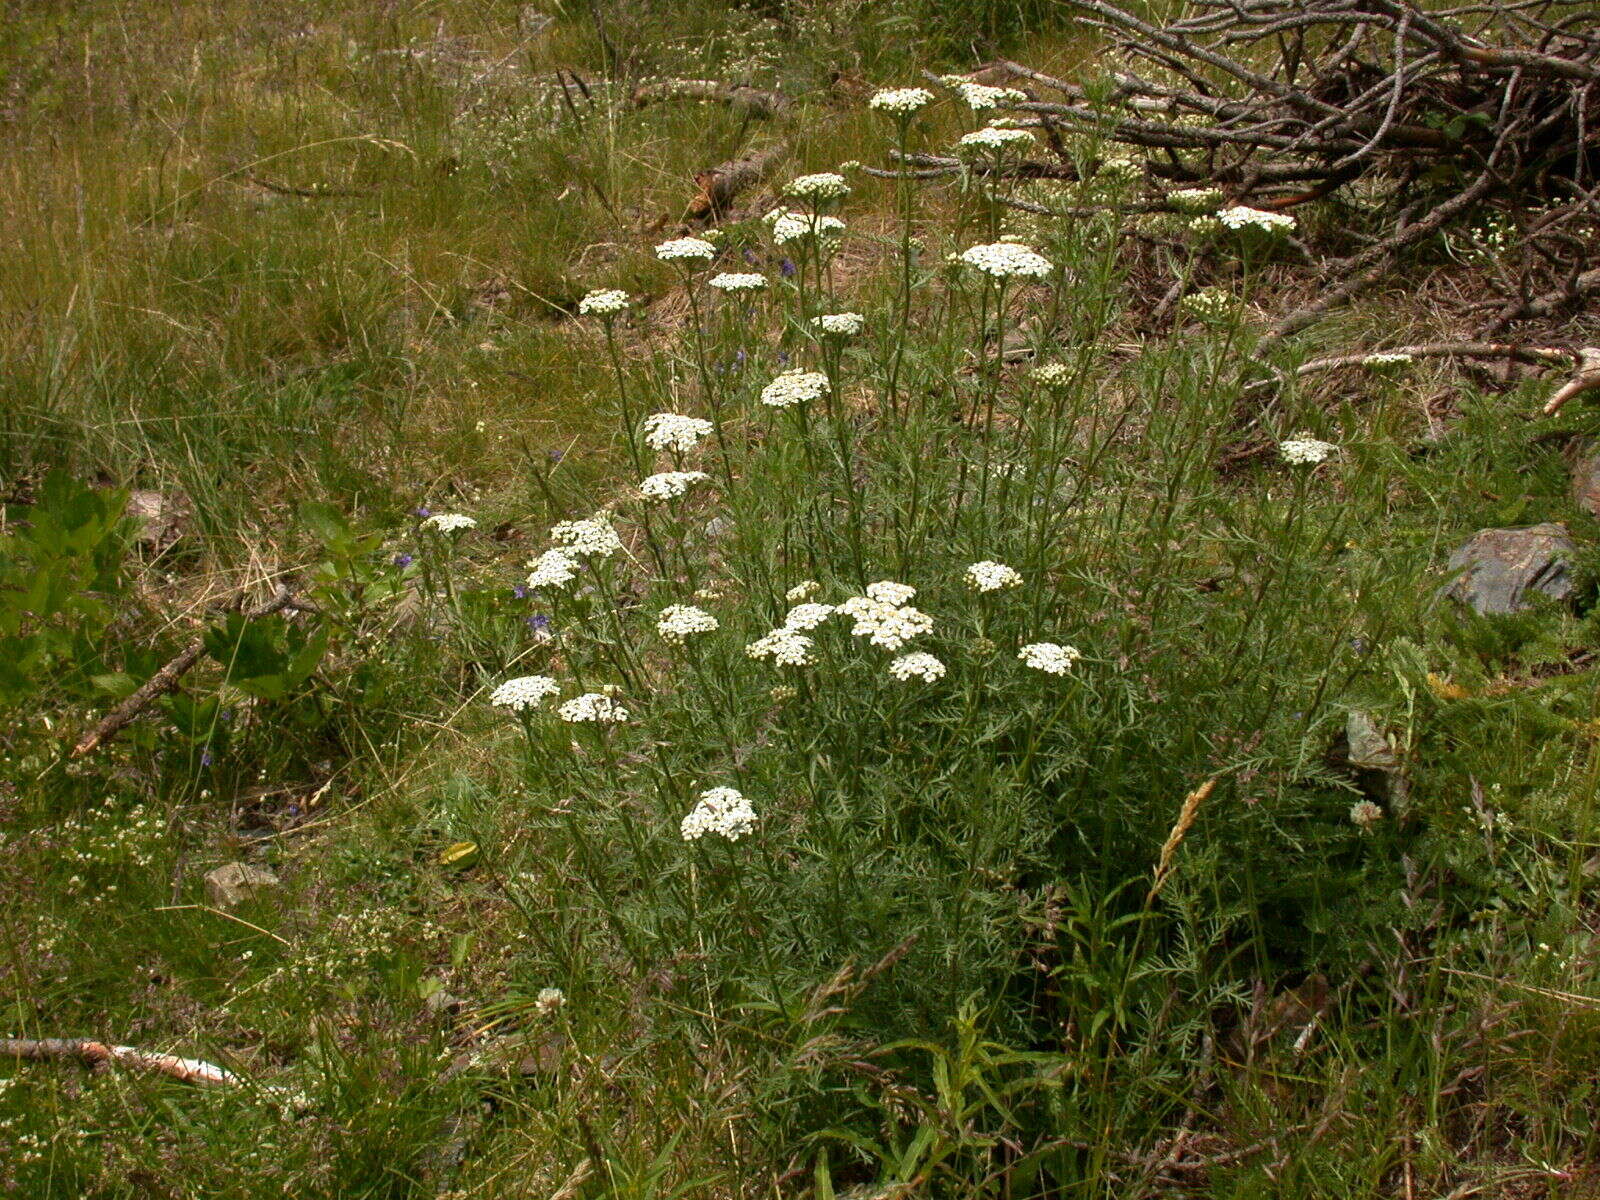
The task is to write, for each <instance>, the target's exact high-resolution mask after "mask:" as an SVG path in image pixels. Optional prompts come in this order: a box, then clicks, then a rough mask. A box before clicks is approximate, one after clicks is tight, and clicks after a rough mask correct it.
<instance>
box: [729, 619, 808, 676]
mask: <svg viewBox="0 0 1600 1200" xmlns="http://www.w3.org/2000/svg"><path fill="white" fill-rule="evenodd" d="M812 645H813V643H812V641H811V639H810V638H809V637H807V636H806V635H805V634H803V633H801V632H800V631H799V630H798V629H789V628H788V627H781V628H778V629H774V630H773V631H772V632H771V633H767V634H764V635H762V636H761V637H759V638H757V639H756V640H755V641H753V642H751V643H750V644H749V645H748V646H746V647H745V648H744V652H745V653H746V654H748V655H749V656H750V657H751V658H754V659H771V660H772V662H773V663H774V664H775V665H776V666H780V667H804V666H808V665H809V664H810V663H812V662H813V661H815V660H814V657H813V655H812V653H811V648H812Z"/></svg>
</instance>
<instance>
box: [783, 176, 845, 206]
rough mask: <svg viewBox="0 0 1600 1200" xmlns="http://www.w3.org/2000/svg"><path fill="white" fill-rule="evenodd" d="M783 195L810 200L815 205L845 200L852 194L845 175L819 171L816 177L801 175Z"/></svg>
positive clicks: (790, 182)
mask: <svg viewBox="0 0 1600 1200" xmlns="http://www.w3.org/2000/svg"><path fill="white" fill-rule="evenodd" d="M783 194H784V195H786V196H793V197H794V198H795V199H797V200H810V201H812V202H813V203H815V202H817V201H821V200H843V199H844V198H845V197H846V196H848V195H849V194H850V185H849V184H848V183H846V182H845V181H844V176H843V175H836V174H834V172H832V171H819V172H818V173H817V174H815V175H801V176H799V177H798V178H796V179H791V180H790V181H789V183H788V186H787V187H785V188H784V189H783Z"/></svg>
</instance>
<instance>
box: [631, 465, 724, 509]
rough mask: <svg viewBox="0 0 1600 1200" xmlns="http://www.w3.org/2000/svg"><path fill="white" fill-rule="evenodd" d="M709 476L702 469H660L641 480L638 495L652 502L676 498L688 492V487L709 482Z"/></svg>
mask: <svg viewBox="0 0 1600 1200" xmlns="http://www.w3.org/2000/svg"><path fill="white" fill-rule="evenodd" d="M710 482H711V476H709V475H707V474H706V473H705V472H704V471H661V472H659V473H658V474H655V475H651V476H649V477H648V478H646V479H644V480H641V481H640V483H639V495H640V497H641V498H643V499H645V500H648V501H650V502H651V503H654V504H661V503H665V502H666V501H668V500H677V499H680V498H682V497H683V496H686V495H688V494H689V489H690V488H692V487H697V486H699V485H700V484H702V483H710Z"/></svg>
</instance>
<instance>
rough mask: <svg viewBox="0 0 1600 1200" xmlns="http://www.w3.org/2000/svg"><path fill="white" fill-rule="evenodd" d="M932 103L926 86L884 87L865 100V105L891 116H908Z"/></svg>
mask: <svg viewBox="0 0 1600 1200" xmlns="http://www.w3.org/2000/svg"><path fill="white" fill-rule="evenodd" d="M932 103H933V93H932V92H930V91H929V90H928V89H927V88H919V87H909V88H886V89H885V90H883V91H881V92H878V93H877V94H876V95H874V96H873V97H872V99H871V100H869V101H867V107H868V108H871V109H873V110H874V111H876V112H883V113H888V114H889V115H890V116H893V117H909V116H911V115H912V114H913V113H916V112H920V111H921V110H922V109H924V108H926V107H927V106H928V105H930V104H932Z"/></svg>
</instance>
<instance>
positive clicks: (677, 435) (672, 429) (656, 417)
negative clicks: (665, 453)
mask: <svg viewBox="0 0 1600 1200" xmlns="http://www.w3.org/2000/svg"><path fill="white" fill-rule="evenodd" d="M711 429H712V425H711V422H710V421H708V420H706V419H705V418H704V417H685V416H680V415H679V414H678V413H652V414H651V415H650V416H648V417H646V418H645V419H644V442H645V445H647V446H649V447H650V449H652V450H676V451H678V452H679V453H680V454H683V453H687V452H688V451H690V450H693V449H694V448H695V447H696V446H698V445H699V444H700V442H701V440H702V439H703V438H705V437H706V436H707V435H709V434H710V433H711Z"/></svg>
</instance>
